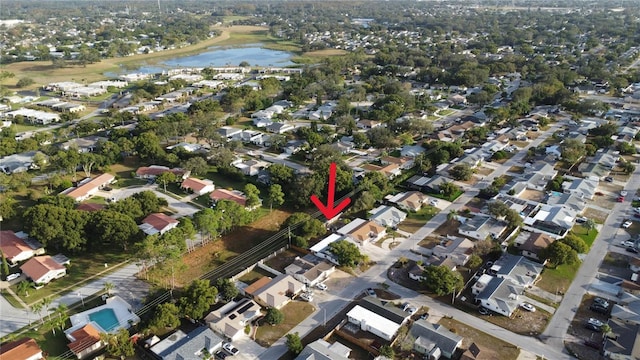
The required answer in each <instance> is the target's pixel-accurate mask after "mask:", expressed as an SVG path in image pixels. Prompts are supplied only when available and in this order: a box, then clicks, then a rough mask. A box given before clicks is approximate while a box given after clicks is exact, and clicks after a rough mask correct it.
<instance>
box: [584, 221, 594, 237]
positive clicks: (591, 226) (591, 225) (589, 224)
mask: <svg viewBox="0 0 640 360" xmlns="http://www.w3.org/2000/svg"><path fill="white" fill-rule="evenodd" d="M584 227H585V228H586V229H587V235H589V233H591V230H593V229H595V228H596V222H595V221H593V219H587V221H585V222H584Z"/></svg>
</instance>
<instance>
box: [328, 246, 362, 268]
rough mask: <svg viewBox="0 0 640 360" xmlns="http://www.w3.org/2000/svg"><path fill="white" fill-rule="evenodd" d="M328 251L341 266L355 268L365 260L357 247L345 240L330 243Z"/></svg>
mask: <svg viewBox="0 0 640 360" xmlns="http://www.w3.org/2000/svg"><path fill="white" fill-rule="evenodd" d="M329 251H330V252H331V253H332V254H334V255H335V256H336V258H337V260H338V263H340V265H341V266H346V267H355V266H357V265H358V264H360V263H362V262H363V261H365V260H366V257H365V256H364V255H362V253H360V249H358V246H357V245H356V244H354V243H352V242H350V241H347V240H339V241H334V242H332V243H331V244H329Z"/></svg>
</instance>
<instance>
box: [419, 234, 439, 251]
mask: <svg viewBox="0 0 640 360" xmlns="http://www.w3.org/2000/svg"><path fill="white" fill-rule="evenodd" d="M439 244H440V239H439V238H437V237H433V236H427V237H426V238H424V239H423V240H422V241H420V242H419V243H418V245H419V246H422V247H423V248H427V249H433V248H434V247H435V246H436V245H439Z"/></svg>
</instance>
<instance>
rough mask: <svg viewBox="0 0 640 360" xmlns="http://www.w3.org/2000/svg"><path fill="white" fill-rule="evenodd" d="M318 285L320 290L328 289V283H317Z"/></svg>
mask: <svg viewBox="0 0 640 360" xmlns="http://www.w3.org/2000/svg"><path fill="white" fill-rule="evenodd" d="M316 287H317V288H318V289H320V290H323V291H324V290H327V285H325V284H323V283H317V284H316Z"/></svg>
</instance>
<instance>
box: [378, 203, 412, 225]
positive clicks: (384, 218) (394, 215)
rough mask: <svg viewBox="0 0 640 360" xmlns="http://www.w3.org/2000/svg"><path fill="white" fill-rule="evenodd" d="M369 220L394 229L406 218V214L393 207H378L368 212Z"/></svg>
mask: <svg viewBox="0 0 640 360" xmlns="http://www.w3.org/2000/svg"><path fill="white" fill-rule="evenodd" d="M369 214H371V216H370V217H369V219H370V220H373V221H375V222H376V223H377V224H379V225H381V226H384V227H390V228H396V227H398V225H399V224H400V223H401V222H403V221H404V219H406V218H407V213H405V212H403V211H400V210H398V209H396V208H395V207H393V206H387V205H380V206H378V207H377V208H375V209H373V210H370V211H369Z"/></svg>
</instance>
